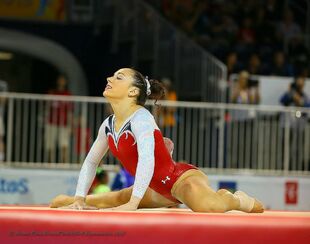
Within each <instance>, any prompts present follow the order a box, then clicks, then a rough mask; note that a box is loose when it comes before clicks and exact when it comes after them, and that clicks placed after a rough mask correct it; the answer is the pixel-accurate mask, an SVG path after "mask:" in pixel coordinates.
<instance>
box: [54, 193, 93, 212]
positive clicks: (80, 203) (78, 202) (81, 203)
mask: <svg viewBox="0 0 310 244" xmlns="http://www.w3.org/2000/svg"><path fill="white" fill-rule="evenodd" d="M59 208H60V209H76V210H97V209H98V208H96V207H94V206H90V205H87V204H86V202H85V198H84V197H79V196H75V197H74V202H73V203H72V204H70V205H67V206H63V207H59Z"/></svg>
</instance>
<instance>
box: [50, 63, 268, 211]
mask: <svg viewBox="0 0 310 244" xmlns="http://www.w3.org/2000/svg"><path fill="white" fill-rule="evenodd" d="M163 95H164V88H163V86H162V85H161V84H160V83H159V82H158V81H156V80H148V78H147V77H144V76H143V75H142V74H141V73H140V72H138V71H136V70H134V69H130V68H123V69H120V70H118V71H117V72H116V73H115V74H114V75H113V76H112V77H109V78H107V86H106V88H105V90H104V92H103V96H104V97H105V98H106V99H107V100H108V101H109V103H110V104H111V106H112V108H113V112H114V114H113V115H111V116H109V117H108V118H107V119H106V120H105V121H104V122H103V123H102V125H101V126H100V129H99V132H98V136H97V138H96V140H95V142H94V144H93V145H92V147H91V149H90V151H89V153H88V155H87V157H86V159H85V161H84V163H83V165H82V168H81V171H80V175H79V179H78V183H77V188H76V194H75V196H74V197H73V196H67V195H59V196H57V197H56V198H54V199H53V200H52V202H51V205H50V207H54V208H56V207H61V208H69V209H109V210H117V211H134V210H137V209H138V208H159V207H170V206H175V205H177V204H179V203H184V204H185V205H187V206H188V207H189V208H190V209H191V210H192V211H194V212H217V213H223V212H226V211H229V210H241V211H244V212H248V213H260V212H263V211H264V208H263V205H262V204H261V203H260V202H259V201H258V200H256V199H254V198H252V197H250V196H248V195H247V194H246V193H244V192H242V191H237V192H235V193H234V194H232V193H230V192H229V191H227V190H225V189H220V190H218V191H217V192H215V191H213V190H212V189H211V188H210V186H209V183H208V177H207V176H206V175H205V174H204V173H203V172H202V171H200V170H199V169H198V168H196V167H195V166H193V165H190V164H186V163H176V162H174V161H173V159H172V157H171V150H172V144H171V141H169V140H164V138H163V136H162V134H161V132H160V130H159V128H158V126H157V125H156V122H155V120H154V117H153V116H152V114H151V113H150V112H149V111H148V110H147V109H146V108H144V104H145V102H146V100H147V98H150V99H156V100H157V99H160V98H162V97H163ZM169 142H170V143H169ZM167 145H168V146H167ZM169 148H170V149H169ZM108 149H110V150H111V152H112V154H113V155H114V156H115V157H116V158H117V159H118V160H119V161H120V162H121V163H122V165H123V167H124V168H125V169H126V170H127V171H128V172H129V173H130V174H132V175H134V176H135V181H134V185H133V186H132V187H129V188H125V189H123V190H120V191H115V192H108V193H101V194H98V195H87V192H88V190H89V188H90V186H91V183H92V181H93V179H94V176H95V174H96V168H97V166H98V164H99V162H100V160H101V159H102V158H103V156H104V155H105V153H106V152H107V150H108Z"/></svg>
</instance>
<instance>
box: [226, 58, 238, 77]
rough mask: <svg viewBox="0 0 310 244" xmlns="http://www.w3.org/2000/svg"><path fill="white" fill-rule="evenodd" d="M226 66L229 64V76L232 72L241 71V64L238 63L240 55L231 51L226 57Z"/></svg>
mask: <svg viewBox="0 0 310 244" xmlns="http://www.w3.org/2000/svg"><path fill="white" fill-rule="evenodd" d="M226 66H227V76H228V77H227V78H229V76H230V75H231V74H235V73H238V72H239V71H240V65H239V63H238V55H237V53H236V52H230V53H229V54H228V55H227V57H226Z"/></svg>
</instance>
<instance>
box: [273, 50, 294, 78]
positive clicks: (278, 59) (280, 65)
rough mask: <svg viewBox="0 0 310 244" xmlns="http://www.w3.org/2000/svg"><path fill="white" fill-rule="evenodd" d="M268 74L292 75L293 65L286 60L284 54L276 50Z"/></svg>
mask: <svg viewBox="0 0 310 244" xmlns="http://www.w3.org/2000/svg"><path fill="white" fill-rule="evenodd" d="M270 74H271V75H278V76H293V75H294V72H293V67H292V66H291V65H289V64H288V63H287V62H286V60H285V55H284V53H283V52H282V51H278V52H276V53H275V54H274V59H273V65H272V68H271V72H270Z"/></svg>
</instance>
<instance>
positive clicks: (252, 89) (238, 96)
mask: <svg viewBox="0 0 310 244" xmlns="http://www.w3.org/2000/svg"><path fill="white" fill-rule="evenodd" d="M249 78H250V74H249V73H248V72H247V71H241V72H240V73H239V77H238V81H237V83H236V84H235V87H234V88H233V92H232V97H231V101H232V102H233V103H239V104H258V103H259V101H260V95H259V91H258V87H257V84H256V85H253V86H250V85H249Z"/></svg>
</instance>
